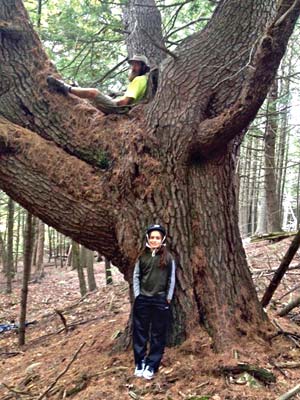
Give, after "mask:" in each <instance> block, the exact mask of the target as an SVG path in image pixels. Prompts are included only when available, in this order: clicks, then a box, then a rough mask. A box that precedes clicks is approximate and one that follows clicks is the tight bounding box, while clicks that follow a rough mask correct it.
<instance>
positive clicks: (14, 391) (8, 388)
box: [1, 382, 32, 397]
mask: <svg viewBox="0 0 300 400" xmlns="http://www.w3.org/2000/svg"><path fill="white" fill-rule="evenodd" d="M1 384H2V386H4V387H5V388H6V389H7V390H9V391H10V392H11V393H13V394H14V395H17V396H20V395H23V396H30V397H32V393H29V392H24V391H22V390H19V389H17V388H14V387H10V386H8V385H6V383H3V382H2V383H1Z"/></svg>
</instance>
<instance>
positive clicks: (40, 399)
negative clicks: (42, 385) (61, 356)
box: [37, 342, 85, 400]
mask: <svg viewBox="0 0 300 400" xmlns="http://www.w3.org/2000/svg"><path fill="white" fill-rule="evenodd" d="M84 346H85V342H84V343H82V345H81V346H80V347H79V349H78V350H77V351H76V353H75V354H74V355H73V357H72V359H71V361H70V362H69V363H68V365H67V366H66V368H65V369H64V370H63V371H62V372H61V373H60V374H59V375H58V376H57V377H56V378H55V380H54V381H53V382H52V383H51V385H49V386H48V387H47V389H46V390H45V391H44V392H43V393H42V394H41V395H40V396H39V397H38V398H37V400H42V399H43V398H44V397H45V396H46V395H47V393H49V391H50V390H51V389H52V388H53V387H54V386H55V385H56V384H57V382H58V381H59V379H60V378H61V377H62V376H63V375H64V374H65V373H66V372H67V371H68V370H69V368H70V367H71V365H72V364H73V362H74V361H75V360H76V358H77V356H78V354H79V353H80V351H81V350H82V348H83V347H84Z"/></svg>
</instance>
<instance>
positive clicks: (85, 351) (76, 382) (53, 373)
mask: <svg viewBox="0 0 300 400" xmlns="http://www.w3.org/2000/svg"><path fill="white" fill-rule="evenodd" d="M291 240H292V238H289V239H285V240H282V241H280V242H278V243H270V242H267V241H263V242H259V243H256V244H245V247H246V252H247V257H248V260H249V264H250V267H251V271H252V275H253V279H254V282H255V284H256V287H257V290H258V292H259V295H260V296H261V295H262V294H263V293H264V290H265V288H266V286H267V284H268V282H269V281H270V279H271V277H272V275H273V273H274V272H272V270H273V269H275V268H277V267H278V265H279V263H280V260H281V259H282V257H283V255H284V253H285V251H286V249H287V248H288V246H289V244H290V242H291ZM291 266H294V267H298V269H297V268H294V269H291V270H290V271H288V273H287V274H286V276H285V277H284V279H283V282H282V284H281V285H280V287H279V288H278V290H277V291H276V293H275V296H274V298H275V300H274V301H273V302H272V304H271V306H270V307H269V308H268V315H269V318H270V320H271V321H272V323H273V324H274V323H275V324H276V323H277V324H279V325H277V330H280V328H278V326H279V327H281V328H282V330H283V331H288V332H290V333H293V334H294V335H292V336H291V335H290V336H287V335H283V334H279V335H278V336H276V337H275V338H273V339H272V340H270V341H269V343H265V342H263V343H262V342H261V343H259V342H255V343H253V342H251V343H248V345H247V343H246V344H245V342H243V343H240V344H239V345H237V346H236V348H235V349H233V350H232V349H231V350H230V351H228V353H227V354H222V355H219V354H216V353H214V352H213V350H212V349H211V342H210V339H209V337H208V336H207V335H206V334H205V333H204V332H203V331H202V330H201V329H200V328H197V329H195V330H194V331H192V332H191V333H190V337H189V339H188V340H187V341H185V342H184V343H183V344H182V345H180V346H178V347H176V348H167V349H166V352H165V356H164V359H163V362H162V366H161V368H160V371H159V373H158V374H157V375H156V377H155V379H153V380H152V381H146V380H144V379H141V378H134V377H133V355H132V351H131V349H128V351H126V352H115V351H114V352H113V351H112V349H113V348H114V345H115V344H116V342H117V340H118V337H119V335H120V333H121V332H122V331H123V330H124V328H125V326H126V321H127V319H128V316H129V309H130V307H129V300H128V289H127V285H126V283H124V282H123V280H122V277H121V275H120V274H119V273H118V272H117V270H115V269H114V271H113V277H114V284H113V285H112V286H111V285H110V286H106V285H105V275H104V264H103V263H97V264H95V276H96V280H97V285H98V290H97V291H95V292H93V293H90V294H88V295H87V296H85V297H84V298H82V299H81V298H80V295H79V289H78V279H77V274H76V272H75V271H71V270H70V269H66V268H55V267H54V266H53V265H52V266H51V265H48V266H47V267H46V268H45V272H46V275H45V277H44V279H43V280H42V281H40V282H38V283H37V282H36V283H34V282H32V283H30V285H29V306H28V314H27V320H28V321H29V322H33V321H35V323H34V324H32V325H29V326H28V327H27V329H26V345H25V346H23V347H22V348H20V347H18V337H17V334H16V332H15V331H8V332H4V333H0V399H1V400H9V399H37V400H38V399H39V400H41V399H42V398H45V399H53V400H55V399H57V400H58V399H65V398H70V399H76V400H77V399H80V400H123V399H124V400H127V399H136V400H138V399H140V400H147V399H148V400H152V399H156V400H177V399H181V400H188V399H190V400H200V399H202V400H206V399H211V400H225V399H230V400H237V399H240V400H246V399H260V400H265V399H277V398H278V397H279V396H280V395H281V394H283V393H285V392H287V391H288V390H289V389H291V388H293V387H294V386H295V385H297V384H298V383H299V381H300V361H299V360H300V348H299V347H300V341H299V340H298V339H299V338H300V326H299V325H298V321H299V320H300V314H299V312H298V309H294V310H293V312H291V313H290V314H289V316H288V317H283V318H280V317H278V316H277V315H276V314H277V312H278V311H279V310H280V309H281V308H282V307H283V305H284V304H286V303H287V302H288V301H289V300H290V299H291V298H295V297H296V296H300V283H299V282H298V279H299V276H300V255H299V254H297V255H296V256H295V258H294V260H293V263H292V264H291ZM1 279H2V280H1ZM298 283H299V284H298ZM297 284H298V285H297ZM297 286H299V288H298V289H297ZM20 287H21V277H19V276H17V277H16V279H15V281H14V291H13V294H11V295H6V294H4V279H3V276H2V277H1V276H0V324H2V323H7V322H12V321H17V320H18V313H19V296H20ZM291 289H293V291H292V292H291V293H289V294H288V292H289V291H290V290H291ZM55 310H60V311H61V312H62V314H63V316H64V317H65V319H66V324H67V331H66V330H65V327H64V325H63V323H62V320H61V318H60V316H59V315H58V313H57V312H56V311H55ZM82 346H83V347H82ZM76 352H78V354H77V357H76V358H75V356H76ZM74 358H75V359H74ZM72 361H73V362H72ZM238 363H246V364H251V365H255V366H259V367H261V368H266V369H268V370H269V371H271V372H272V373H273V374H274V375H275V377H276V382H275V383H271V384H268V385H264V384H263V383H262V382H261V381H260V380H259V379H254V378H252V376H251V375H245V374H244V375H241V374H239V375H237V374H235V375H233V374H231V375H227V376H224V375H222V374H221V373H220V367H222V366H236V365H237V364H238ZM291 367H293V368H291ZM47 390H48V392H47V395H45V392H46V391H47ZM43 394H44V396H43ZM293 398H300V396H299V397H297V395H296V396H295V397H293Z"/></svg>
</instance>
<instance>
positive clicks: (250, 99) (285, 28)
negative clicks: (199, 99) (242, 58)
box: [187, 0, 300, 159]
mask: <svg viewBox="0 0 300 400" xmlns="http://www.w3.org/2000/svg"><path fill="white" fill-rule="evenodd" d="M299 14H300V1H299V0H297V1H294V0H290V1H284V2H282V4H281V6H280V7H279V10H278V13H277V16H276V17H275V19H274V21H273V23H272V24H271V25H270V26H269V27H268V28H267V29H266V32H265V34H264V35H263V36H262V38H261V39H260V41H259V44H258V46H257V49H256V51H255V54H254V56H253V61H252V60H250V62H248V63H247V66H246V68H247V72H248V73H247V75H246V80H245V83H244V85H243V86H242V88H241V92H240V95H239V98H238V99H237V100H236V102H235V103H234V104H233V105H232V106H230V107H229V108H228V109H226V110H224V112H222V113H221V114H220V115H218V116H217V117H215V118H212V119H206V120H204V121H203V122H202V123H201V124H200V126H199V128H198V129H197V133H196V134H195V135H194V137H193V138H191V139H190V141H189V143H188V152H187V154H188V155H187V157H188V158H194V157H195V158H199V157H201V158H204V159H208V158H210V157H211V156H213V155H215V154H216V153H217V152H219V151H220V150H221V149H225V148H226V145H227V144H228V142H229V141H231V140H232V139H233V138H234V137H235V136H236V135H237V134H239V133H240V132H242V131H243V130H245V129H246V128H247V127H248V125H249V124H250V122H252V120H253V119H254V118H255V115H256V114H257V112H258V110H259V108H260V106H261V105H262V103H263V101H264V99H265V97H266V95H267V93H268V91H269V88H270V85H271V83H272V81H273V79H274V77H275V75H276V71H277V69H278V66H279V64H280V61H281V59H282V57H283V55H284V52H285V50H286V46H287V44H288V40H289V37H290V35H291V34H292V32H293V29H294V26H295V23H296V21H297V18H298V16H299ZM240 72H242V70H241V71H240ZM228 79H230V77H229V78H228Z"/></svg>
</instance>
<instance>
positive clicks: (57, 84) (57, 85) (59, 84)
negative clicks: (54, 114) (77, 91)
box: [47, 75, 71, 96]
mask: <svg viewBox="0 0 300 400" xmlns="http://www.w3.org/2000/svg"><path fill="white" fill-rule="evenodd" d="M47 84H48V86H49V88H51V89H53V90H55V91H56V92H58V93H62V94H63V95H65V96H67V94H68V93H69V92H70V89H71V86H70V85H67V84H66V83H65V82H63V81H61V80H59V79H56V78H54V76H52V75H49V76H48V77H47Z"/></svg>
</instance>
